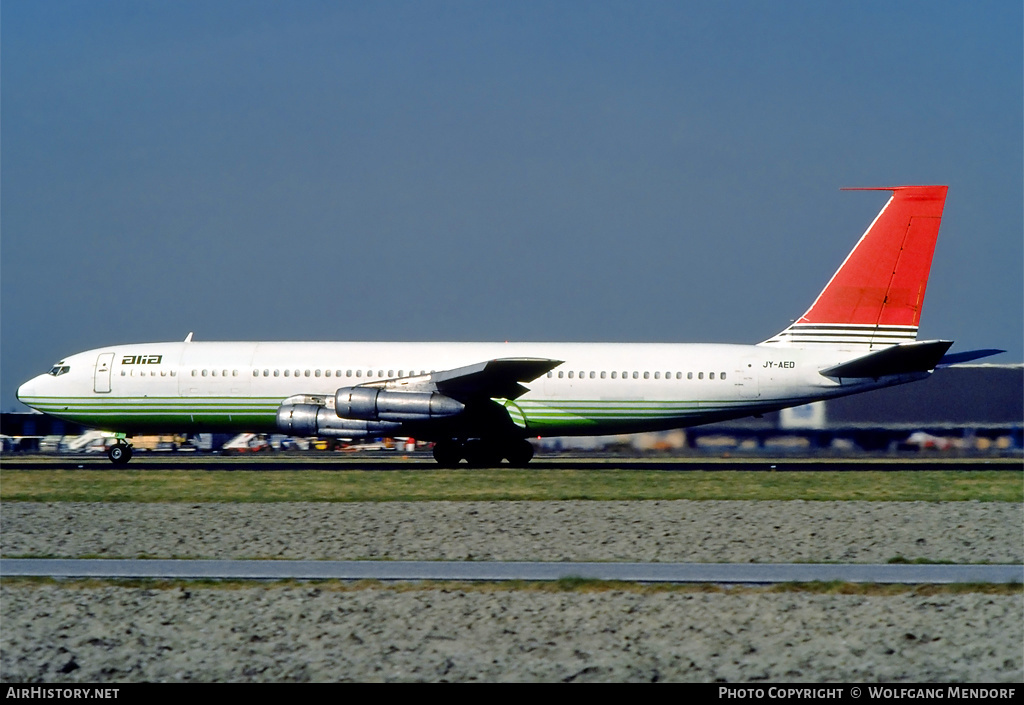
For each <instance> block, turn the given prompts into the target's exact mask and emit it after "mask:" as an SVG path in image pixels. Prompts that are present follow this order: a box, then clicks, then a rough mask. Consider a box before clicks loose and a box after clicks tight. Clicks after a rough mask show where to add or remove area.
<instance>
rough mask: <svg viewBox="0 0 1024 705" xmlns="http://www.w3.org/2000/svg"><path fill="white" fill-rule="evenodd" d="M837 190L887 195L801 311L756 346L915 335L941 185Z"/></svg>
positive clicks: (893, 340) (890, 340)
mask: <svg viewBox="0 0 1024 705" xmlns="http://www.w3.org/2000/svg"><path fill="white" fill-rule="evenodd" d="M844 190H849V191H892V198H890V199H889V202H888V203H886V204H885V207H884V208H882V210H881V212H880V213H879V214H878V215H877V216H876V217H875V220H874V222H873V223H872V224H871V226H870V227H868V229H867V232H865V233H864V235H863V236H862V237H861V239H860V241H859V242H858V243H857V246H856V247H854V248H853V252H851V253H850V254H849V255H848V256H847V258H846V261H845V262H843V264H842V266H841V267H839V270H838V271H837V272H836V273H835V274H834V275H833V276H832V279H831V280H830V281H829V283H828V284H827V285H826V286H825V289H824V290H823V291H822V292H821V293H820V294H819V295H818V298H817V299H816V300H815V301H814V303H813V304H811V307H810V308H809V309H808V310H807V313H805V314H804V315H803V316H801V317H800V319H799V320H797V321H796V322H795V323H793V324H792V325H791V326H789V327H788V328H786V329H785V330H784V331H782V332H781V333H779V334H777V335H775V336H773V337H772V338H770V339H768V340H766V341H764V343H762V345H780V346H787V347H791V346H805V345H829V346H832V347H841V348H857V349H862V348H867V349H869V350H870V349H874V348H880V347H886V346H889V345H895V344H897V343H904V342H909V341H913V340H916V339H917V327H918V323H919V321H920V320H921V306H922V304H923V302H924V292H925V287H926V286H927V284H928V271H929V270H930V269H931V264H932V253H933V252H934V251H935V240H936V238H937V237H938V234H939V222H940V221H941V220H942V208H943V206H944V205H945V203H946V190H947V187H946V186H894V187H887V188H866V189H844Z"/></svg>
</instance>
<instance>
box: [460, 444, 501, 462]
mask: <svg viewBox="0 0 1024 705" xmlns="http://www.w3.org/2000/svg"><path fill="white" fill-rule="evenodd" d="M465 452H466V462H467V463H469V467H471V468H495V467H498V466H499V465H501V451H500V450H498V447H497V446H495V445H494V444H493V443H488V442H487V441H483V440H472V441H466V445H465Z"/></svg>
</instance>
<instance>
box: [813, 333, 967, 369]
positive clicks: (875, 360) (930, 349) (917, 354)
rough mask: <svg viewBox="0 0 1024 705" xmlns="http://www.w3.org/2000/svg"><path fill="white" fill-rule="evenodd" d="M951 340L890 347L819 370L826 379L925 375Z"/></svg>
mask: <svg viewBox="0 0 1024 705" xmlns="http://www.w3.org/2000/svg"><path fill="white" fill-rule="evenodd" d="M951 345H953V341H952V340H925V341H920V342H916V343H904V344H902V345H893V346H892V347H890V348H885V349H884V350H879V351H878V352H873V353H869V354H867V355H863V356H861V357H858V358H855V359H853V360H850V361H849V362H844V363H842V364H839V365H835V366H834V367H829V368H828V369H825V370H822V371H821V374H823V375H825V376H826V377H874V378H878V377H885V376H887V375H901V374H907V373H910V372H927V371H928V370H933V369H935V366H936V365H938V364H939V361H940V360H942V356H943V355H945V354H946V351H947V350H949V348H950V346H951Z"/></svg>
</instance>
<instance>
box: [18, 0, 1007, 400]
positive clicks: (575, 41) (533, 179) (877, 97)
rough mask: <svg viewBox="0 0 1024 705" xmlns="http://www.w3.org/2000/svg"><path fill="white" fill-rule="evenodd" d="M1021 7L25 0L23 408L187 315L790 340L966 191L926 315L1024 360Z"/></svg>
mask: <svg viewBox="0 0 1024 705" xmlns="http://www.w3.org/2000/svg"><path fill="white" fill-rule="evenodd" d="M1022 12H1024V11H1022V8H1021V5H1020V3H1013V2H1003V1H998V2H977V3H964V2H934V1H929V2H910V1H906V0H894V1H893V0H890V1H888V2H857V3H821V2H798V1H795V0H787V2H781V3H767V2H739V1H736V0H733V1H730V0H725V1H722V2H699V1H695V0H693V1H686V2H679V1H675V2H657V1H651V0H647V1H645V2H642V3H635V2H601V1H595V2H585V3H584V2H540V1H529V0H527V1H517V2H479V1H475V2H468V1H467V2H435V1H425V0H423V1H417V2H371V3H366V2H310V1H308V0H298V1H296V2H289V3H278V2H258V1H252V0H249V1H246V2H234V1H232V2H228V1H226V0H220V1H215V2H190V1H188V0H182V1H178V2H120V1H106V2H92V1H89V2H85V1H83V2H59V1H56V0H50V1H48V2H37V1H35V0H31V1H28V0H4V2H3V4H2V5H0V137H2V140H0V199H2V200H0V307H2V309H0V312H2V316H0V407H2V408H3V409H4V410H5V411H6V410H9V409H12V408H17V407H18V405H17V402H16V401H15V399H14V391H15V390H16V388H17V386H18V384H20V383H21V382H22V381H24V380H26V379H28V378H29V377H31V376H33V375H35V374H38V373H39V372H41V371H45V369H47V368H48V367H49V365H50V364H52V363H53V362H55V361H57V360H58V359H60V358H61V357H63V356H65V355H68V354H71V353H73V352H79V351H82V350H86V349H90V348H95V347H100V346H104V345H111V344H116V343H125V342H142V341H156V340H177V339H182V338H184V337H185V335H186V333H188V332H189V331H195V335H196V339H197V340H202V339H205V340H254V339H255V340H259V339H263V340H267V339H280V340H302V339H308V340H406V339H408V340H571V341H585V340H600V341H665V342H751V343H753V342H758V341H760V340H763V339H765V338H767V337H769V336H771V335H772V334H774V333H775V332H777V331H778V330H780V329H781V328H783V327H785V325H787V324H788V322H789V321H790V320H791V319H793V318H796V317H797V316H799V315H800V314H801V313H803V312H804V310H806V308H807V306H808V305H809V304H810V303H811V301H812V300H813V299H814V297H815V296H816V295H817V293H818V292H819V291H820V290H821V288H822V287H823V286H824V284H825V283H826V282H827V281H828V278H829V277H830V276H831V275H832V273H833V272H834V271H835V269H836V267H837V266H838V265H839V263H840V262H842V260H843V258H844V257H845V256H846V254H847V252H848V251H849V250H850V248H851V247H852V246H853V244H854V243H855V242H856V240H857V238H859V236H860V235H861V233H862V232H863V231H864V229H865V228H866V227H867V225H868V224H869V223H870V221H871V219H872V218H873V217H874V215H875V214H876V213H877V211H878V210H879V208H881V206H882V205H883V203H884V201H885V198H886V195H885V194H881V193H877V192H851V193H843V192H840V191H839V189H840V187H843V186H877V185H894V184H910V183H941V184H948V185H949V186H950V192H949V197H948V200H947V203H946V210H945V216H944V219H943V224H942V229H941V231H940V235H939V244H938V248H937V250H936V254H935V260H934V262H933V266H932V277H931V280H930V283H929V289H928V297H927V299H926V302H925V308H924V313H923V317H922V329H921V336H922V337H928V338H940V337H941V338H947V339H953V340H956V341H957V343H956V345H955V347H954V350H962V349H972V348H979V347H998V348H1004V349H1007V350H1008V351H1009V352H1008V353H1007V354H1006V355H1003V356H1001V357H999V358H993V361H1002V362H1019V361H1021V359H1024V344H1022V340H1024V324H1022V321H1024V310H1022V309H1024V303H1022V302H1024V275H1022V272H1024V247H1022V245H1024V237H1022V233H1024V221H1022V210H1024V209H1022V199H1024V197H1022V194H1024V180H1022V154H1024V137H1022V135H1024V117H1022V116H1024V107H1022V106H1024V98H1022V92H1024V89H1022V85H1024V77H1022V66H1024V54H1022V26H1024V18H1022Z"/></svg>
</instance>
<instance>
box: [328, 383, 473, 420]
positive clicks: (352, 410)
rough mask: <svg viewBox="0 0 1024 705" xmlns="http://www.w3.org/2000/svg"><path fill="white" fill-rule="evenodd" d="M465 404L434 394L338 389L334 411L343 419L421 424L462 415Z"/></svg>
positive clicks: (367, 388)
mask: <svg viewBox="0 0 1024 705" xmlns="http://www.w3.org/2000/svg"><path fill="white" fill-rule="evenodd" d="M465 408H466V405H465V404H463V403H462V402H460V401H457V400H455V399H452V398H451V397H446V396H445V395H444V394H438V393H437V392H391V391H387V390H384V389H377V388H375V387H342V388H341V389H339V390H338V391H337V392H336V393H335V395H334V412H335V413H336V414H337V415H338V416H340V417H341V418H344V419H364V420H367V421H424V420H427V419H436V418H440V417H444V416H455V415H456V414H460V413H462V410H463V409H465Z"/></svg>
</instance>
